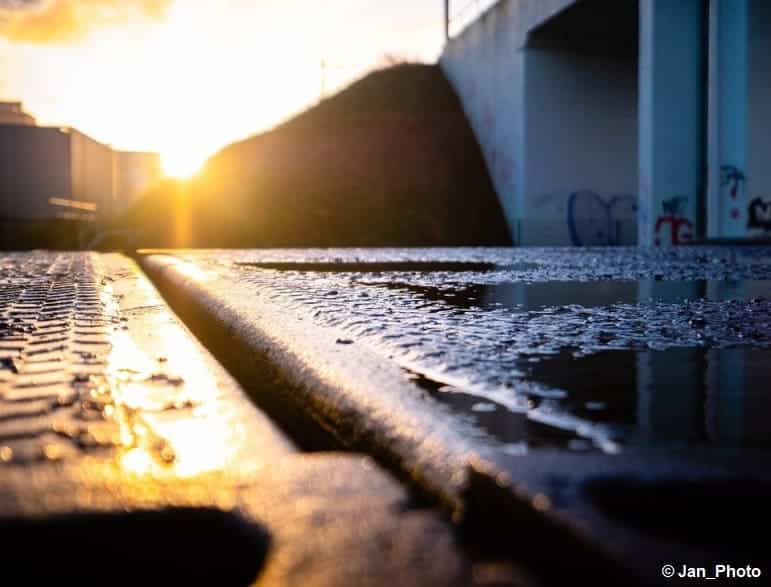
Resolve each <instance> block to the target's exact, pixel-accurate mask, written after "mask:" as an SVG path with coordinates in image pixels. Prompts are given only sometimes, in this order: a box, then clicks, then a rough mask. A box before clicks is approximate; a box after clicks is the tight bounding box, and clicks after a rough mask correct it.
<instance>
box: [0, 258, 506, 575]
mask: <svg viewBox="0 0 771 587" xmlns="http://www.w3.org/2000/svg"><path fill="white" fill-rule="evenodd" d="M0 361H2V363H0V567H2V569H3V570H2V572H3V574H4V577H5V578H9V577H13V576H17V574H20V575H18V576H21V577H23V578H24V582H25V583H26V584H36V583H37V582H38V581H40V580H43V579H46V580H57V582H62V583H69V582H70V581H72V582H77V583H78V584H105V583H108V584H116V583H117V584H134V585H136V584H207V585H215V584H217V585H231V584H232V585H246V584H249V583H252V582H254V581H258V582H259V584H264V585H282V584H287V585H330V586H331V585H457V584H469V583H476V584H484V580H485V577H488V578H489V577H492V578H493V579H496V580H497V579H499V578H501V577H503V578H511V577H512V576H514V575H512V572H511V570H510V569H508V570H507V569H505V568H504V569H503V570H496V568H492V569H491V568H490V567H489V566H484V565H483V566H480V565H479V564H476V565H473V566H472V565H471V563H470V562H469V560H468V558H467V557H466V556H465V555H464V554H462V553H461V552H460V550H459V547H458V545H457V544H456V541H455V537H454V534H453V532H452V530H451V529H450V527H449V525H448V524H446V523H445V522H443V521H442V520H441V519H440V518H439V517H438V516H437V514H436V513H432V512H431V511H428V510H421V509H419V508H416V507H415V504H414V502H413V501H412V500H411V499H410V497H409V496H408V495H407V494H406V493H405V491H404V489H403V488H402V487H401V486H400V485H399V484H398V483H396V482H395V481H394V480H393V479H392V478H391V477H390V476H389V475H387V474H386V473H384V472H382V471H381V470H380V469H379V468H378V467H377V466H376V465H374V464H373V463H372V462H371V461H370V460H369V459H368V458H366V457H363V456H355V455H349V456H345V455H342V454H328V453H316V454H302V453H300V452H298V450H297V448H296V447H295V445H294V444H293V443H292V442H291V441H290V440H288V439H287V438H286V437H285V436H284V435H283V434H282V433H281V432H280V431H278V429H277V428H276V427H275V426H274V424H272V423H271V421H270V420H268V419H267V418H266V417H265V416H263V415H262V414H261V413H260V412H259V411H257V410H256V409H255V408H254V407H253V406H252V404H251V403H250V402H249V401H248V399H246V397H245V395H244V394H243V392H242V390H241V388H240V387H239V386H238V385H237V384H236V383H235V382H234V381H233V379H232V378H231V377H230V376H229V375H228V374H226V373H225V372H224V371H223V369H222V368H221V367H220V366H219V365H218V364H217V363H216V362H215V361H214V360H213V359H212V357H211V355H209V353H208V352H207V351H206V350H204V349H203V348H202V347H201V346H200V345H199V344H198V343H197V342H196V340H195V339H194V338H193V337H192V336H191V335H190V334H189V332H188V331H187V329H186V328H185V327H184V326H182V325H181V324H180V323H179V321H178V320H177V318H176V317H175V315H174V314H172V313H171V312H170V310H169V309H168V308H167V306H166V305H165V303H164V302H163V301H162V299H161V298H160V297H159V296H158V294H157V292H156V290H155V289H154V287H153V286H152V285H151V283H150V282H149V281H148V280H147V278H145V277H144V276H143V275H142V274H141V273H140V272H139V271H138V269H137V267H136V266H135V265H134V263H133V262H132V261H130V260H128V259H126V258H124V257H121V256H118V255H95V254H46V253H30V254H18V255H8V256H4V257H0Z"/></svg>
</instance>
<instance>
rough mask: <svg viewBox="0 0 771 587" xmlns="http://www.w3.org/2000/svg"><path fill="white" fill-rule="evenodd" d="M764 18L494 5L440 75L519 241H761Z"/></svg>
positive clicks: (747, 9) (768, 36) (698, 2)
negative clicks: (448, 82)
mask: <svg viewBox="0 0 771 587" xmlns="http://www.w3.org/2000/svg"><path fill="white" fill-rule="evenodd" d="M769 49H771V5H769V3H768V2H764V1H763V0H679V1H678V2H672V1H670V0H502V1H500V2H498V3H496V4H494V5H493V6H491V7H490V8H489V9H488V10H487V11H486V12H485V13H484V14H483V15H481V16H480V17H479V18H477V19H476V20H475V21H474V22H472V23H471V24H469V25H468V26H467V27H466V28H465V29H464V30H463V31H461V32H460V33H459V34H458V35H456V36H455V37H453V38H451V39H449V40H448V42H447V45H446V47H445V50H444V53H443V55H442V57H441V61H440V63H441V66H442V68H443V70H444V71H445V73H446V74H447V76H448V78H449V79H450V80H451V83H452V84H453V85H454V87H455V89H456V91H457V92H458V94H459V96H460V98H461V100H462V102H463V105H464V109H465V111H466V113H467V115H468V118H469V120H470V122H471V124H472V127H473V128H474V131H475V133H476V135H477V138H478V140H479V142H480V143H481V145H482V149H483V152H484V155H485V159H486V161H487V165H488V168H489V170H490V173H491V176H492V178H493V181H494V184H495V186H496V189H497V192H498V194H499V197H500V199H501V202H502V204H503V207H504V210H505V212H506V216H507V219H508V222H509V225H510V228H511V230H512V233H513V235H514V239H515V242H516V243H517V244H524V245H560V244H573V245H602V244H633V243H639V244H641V245H669V244H682V243H686V242H689V241H693V240H698V239H702V238H715V239H718V238H753V237H756V238H757V237H760V238H764V237H768V236H770V235H771V195H770V194H771V167H770V166H768V165H766V164H765V156H764V154H765V153H766V152H767V151H768V148H769V146H771V145H769V142H770V141H771V138H769V137H771V112H769V108H771V74H770V73H769V71H771V68H769V67H768V65H769V64H768V62H769V60H771V51H769Z"/></svg>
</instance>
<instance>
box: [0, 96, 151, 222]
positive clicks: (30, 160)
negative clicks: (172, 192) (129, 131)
mask: <svg viewBox="0 0 771 587" xmlns="http://www.w3.org/2000/svg"><path fill="white" fill-rule="evenodd" d="M0 120H2V122H0V220H3V221H31V222H35V221H46V220H52V219H56V218H64V219H78V220H108V219H110V218H111V217H112V216H114V215H115V214H117V213H120V212H121V211H123V210H124V209H125V208H126V207H127V206H129V205H130V204H131V203H132V202H133V201H134V200H135V199H136V197H137V196H139V195H140V194H141V193H143V192H144V191H146V190H147V189H148V188H150V187H152V185H153V184H154V183H156V182H157V181H158V180H159V179H160V175H161V171H160V161H159V158H158V155H155V154H152V153H125V152H119V151H114V150H113V149H112V148H111V147H110V146H109V145H105V144H103V143H100V142H98V141H96V140H94V139H92V138H91V137H89V136H87V135H85V134H83V133H81V132H79V131H77V130H75V129H71V128H55V127H40V126H35V124H34V119H33V118H32V117H30V116H29V115H27V114H24V112H23V110H22V108H21V104H18V103H2V104H0Z"/></svg>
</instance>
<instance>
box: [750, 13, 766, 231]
mask: <svg viewBox="0 0 771 587" xmlns="http://www.w3.org/2000/svg"><path fill="white" fill-rule="evenodd" d="M748 57H749V80H748V102H749V104H748V108H747V113H748V124H747V132H748V140H747V143H748V149H747V152H748V161H747V163H748V164H747V200H748V206H749V208H748V210H747V216H746V217H747V224H748V226H747V234H748V236H763V237H766V238H771V2H768V0H750V4H749V55H748Z"/></svg>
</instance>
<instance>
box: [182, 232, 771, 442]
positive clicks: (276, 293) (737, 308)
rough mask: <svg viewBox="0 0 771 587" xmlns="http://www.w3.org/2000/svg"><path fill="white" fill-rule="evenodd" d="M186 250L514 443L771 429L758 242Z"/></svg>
mask: <svg viewBox="0 0 771 587" xmlns="http://www.w3.org/2000/svg"><path fill="white" fill-rule="evenodd" d="M186 257H187V258H189V259H190V260H192V261H194V262H195V263H196V264H199V265H200V266H204V267H207V268H209V269H212V268H213V269H214V270H215V271H216V273H217V274H218V275H220V276H223V277H225V278H226V279H229V280H233V281H236V282H239V283H241V284H244V285H248V287H253V288H254V289H255V291H260V292H268V295H269V296H270V297H271V298H272V299H275V300H278V301H281V302H282V303H286V304H289V305H290V307H291V308H293V309H294V310H295V311H297V312H301V313H306V314H307V315H309V316H310V317H312V319H313V320H314V321H316V322H317V323H319V324H322V325H325V326H329V327H334V328H338V329H340V330H341V331H342V332H344V333H345V335H344V336H342V337H341V338H340V339H339V340H338V343H339V344H340V345H345V344H365V345H367V346H369V347H371V348H373V349H376V350H377V351H378V352H379V353H381V354H382V355H383V356H385V357H387V358H388V359H390V360H392V361H395V362H396V363H398V364H399V365H400V366H401V367H402V368H403V369H404V370H405V373H406V374H407V376H408V377H410V378H412V379H413V380H414V381H415V382H416V383H418V384H419V385H420V387H421V388H423V389H424V390H425V391H426V393H427V395H429V396H430V397H431V398H433V399H435V400H437V401H439V402H441V403H442V404H444V405H446V406H448V407H449V408H450V409H451V410H452V411H454V412H455V413H457V414H458V415H459V416H460V417H462V418H463V419H464V420H465V421H467V422H471V423H473V424H474V425H475V428H476V429H477V432H478V433H479V434H480V435H481V436H484V437H487V438H488V440H491V441H492V442H494V443H496V444H498V445H500V447H501V448H502V450H504V451H505V452H507V453H509V454H524V453H527V452H531V451H537V450H542V449H557V450H567V451H579V452H583V451H604V452H610V453H616V452H618V451H621V450H623V449H624V447H626V446H694V445H695V446H701V445H715V446H724V447H742V446H749V447H766V446H768V444H769V442H771V432H769V431H768V430H769V428H768V426H767V425H766V422H765V415H766V414H768V413H769V411H770V410H769V408H771V396H770V395H769V394H770V393H771V392H769V391H768V386H767V381H768V380H769V375H771V350H769V348H770V347H771V281H769V279H771V257H770V256H769V255H768V251H767V250H766V249H764V248H747V247H743V248H738V247H737V248H701V247H698V248H697V247H692V248H681V249H674V250H658V251H650V252H644V251H643V252H641V251H638V250H636V249H612V250H609V249H602V250H574V249H551V250H549V249H525V250H497V249H486V250H483V249H476V250H475V249H468V250H432V251H415V250H395V251H388V250H377V251H355V250H352V251H350V250H349V251H345V250H340V251H304V252H298V251H270V252H231V253H208V254H207V253H195V254H190V255H188V256H186ZM294 263H297V264H298V265H293V264H294ZM367 263H374V265H370V266H367Z"/></svg>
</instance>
